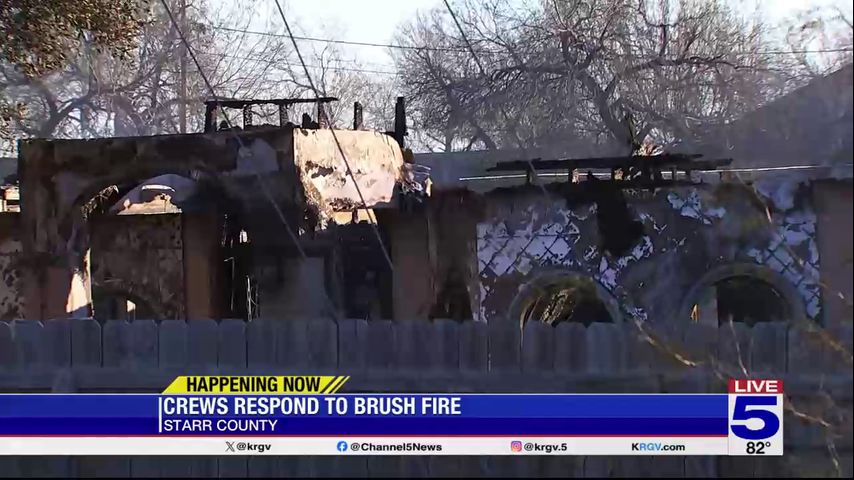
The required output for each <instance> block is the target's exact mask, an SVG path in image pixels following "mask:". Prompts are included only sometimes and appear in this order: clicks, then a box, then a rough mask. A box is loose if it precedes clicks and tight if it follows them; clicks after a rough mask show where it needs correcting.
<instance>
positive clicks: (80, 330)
mask: <svg viewBox="0 0 854 480" xmlns="http://www.w3.org/2000/svg"><path fill="white" fill-rule="evenodd" d="M52 321H55V320H52ZM101 352H102V346H101V324H99V323H98V322H97V321H95V320H94V319H91V318H85V319H79V320H73V321H71V364H72V365H74V366H75V367H77V366H99V365H101Z"/></svg>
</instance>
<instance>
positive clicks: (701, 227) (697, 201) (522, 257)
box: [476, 182, 821, 321]
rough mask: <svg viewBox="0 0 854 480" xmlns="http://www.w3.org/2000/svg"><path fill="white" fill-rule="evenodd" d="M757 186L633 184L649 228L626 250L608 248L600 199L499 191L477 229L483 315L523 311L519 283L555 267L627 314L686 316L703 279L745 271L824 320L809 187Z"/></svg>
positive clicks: (631, 195) (797, 308) (638, 214)
mask: <svg viewBox="0 0 854 480" xmlns="http://www.w3.org/2000/svg"><path fill="white" fill-rule="evenodd" d="M758 190H759V191H760V192H763V193H760V194H758V195H757V194H756V193H755V192H754V190H753V189H751V188H748V187H746V186H744V185H741V184H719V185H717V186H712V185H709V186H702V187H696V188H680V189H673V190H663V189H662V190H659V191H657V192H655V193H651V192H648V191H643V192H637V191H636V192H628V193H627V198H628V202H629V205H630V208H631V210H633V215H634V217H635V218H636V219H638V220H640V221H641V222H642V223H643V227H644V235H643V237H642V239H641V240H640V241H639V242H638V243H637V244H636V245H635V246H634V247H633V248H632V249H631V250H630V251H629V252H628V253H627V254H625V255H623V256H621V257H619V258H615V257H614V256H612V255H611V254H609V253H606V252H603V250H602V249H601V247H600V245H601V241H600V240H601V239H600V232H599V228H598V225H597V219H596V209H597V207H596V205H595V204H591V203H585V204H577V205H572V206H569V207H568V206H567V204H566V201H565V200H564V199H560V198H554V199H553V200H552V201H548V200H546V199H545V197H544V196H543V195H542V192H539V191H530V190H529V191H527V193H523V191H520V190H514V191H509V192H504V193H494V194H492V195H490V196H489V197H488V199H487V203H488V211H487V214H486V216H485V217H484V218H485V220H484V221H483V222H481V223H479V224H478V228H477V259H478V274H479V279H480V295H481V302H480V311H479V312H477V313H476V316H477V317H478V319H479V320H481V321H490V320H492V319H499V318H502V317H505V316H507V315H511V316H512V315H515V313H514V312H510V307H511V305H512V304H513V301H514V299H516V298H517V296H518V295H519V292H520V290H521V289H523V288H524V287H525V285H526V284H527V283H529V282H531V281H532V280H534V279H536V278H537V277H538V276H539V275H542V274H544V273H548V272H553V271H554V270H555V269H557V270H564V271H569V272H577V273H580V274H583V275H586V276H589V277H590V278H592V279H594V280H595V281H596V282H597V283H598V284H599V285H600V286H601V287H602V289H603V290H604V292H605V295H606V296H608V297H610V298H606V299H604V300H611V301H612V302H613V303H615V304H617V305H618V306H619V308H620V309H621V310H622V312H621V313H622V315H623V316H624V317H633V316H640V317H641V318H647V319H650V320H652V321H661V320H668V319H672V318H676V317H687V312H686V311H685V305H686V304H689V303H690V301H691V300H693V299H690V298H687V297H688V296H689V295H693V294H695V293H696V291H697V290H698V288H699V286H700V285H699V284H700V283H702V282H704V281H711V280H713V279H715V278H717V279H720V278H718V277H720V276H722V275H723V276H725V275H727V274H729V273H747V274H750V275H755V276H759V277H761V278H762V279H763V280H767V281H768V282H769V283H771V284H772V285H774V286H779V287H780V288H779V289H778V290H783V291H782V292H781V293H782V294H783V295H784V296H786V294H788V296H789V297H790V298H788V299H787V300H789V301H790V303H792V304H793V308H794V312H795V313H796V314H799V315H804V316H807V317H809V318H812V319H816V320H818V319H820V317H821V315H820V313H821V308H820V297H819V286H818V267H819V256H818V248H817V245H816V235H815V231H816V226H815V224H816V217H815V214H814V212H813V209H812V206H811V204H810V199H809V195H808V190H807V192H806V193H804V191H803V190H804V189H803V187H802V186H801V185H799V184H797V183H791V184H789V183H781V182H773V183H771V184H764V185H762V186H761V188H758ZM762 197H767V198H762ZM766 202H767V203H768V204H770V205H772V208H771V210H772V212H771V218H772V223H769V221H768V217H767V214H766V212H765V210H764V208H765V203H766ZM801 262H803V263H801ZM753 265H755V266H758V267H757V268H755V269H753V268H751V266H753ZM733 266H735V267H736V268H735V270H733ZM716 272H718V273H716ZM515 320H517V321H518V319H515Z"/></svg>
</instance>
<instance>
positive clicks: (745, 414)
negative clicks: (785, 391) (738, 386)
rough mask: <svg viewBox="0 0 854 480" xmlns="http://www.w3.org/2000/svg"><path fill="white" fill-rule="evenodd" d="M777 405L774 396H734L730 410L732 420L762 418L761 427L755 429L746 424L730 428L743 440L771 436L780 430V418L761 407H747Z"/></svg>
mask: <svg viewBox="0 0 854 480" xmlns="http://www.w3.org/2000/svg"><path fill="white" fill-rule="evenodd" d="M773 405H777V398H776V397H756V396H752V395H751V396H747V397H736V398H735V409H734V410H733V412H732V420H733V421H739V422H744V421H747V420H751V419H754V418H758V419H759V420H762V427H761V428H759V429H756V430H753V429H750V428H747V426H746V425H732V426H730V430H732V433H734V434H735V435H736V436H737V437H739V438H743V439H745V440H762V439H765V438H770V437H773V436H774V434H776V433H777V431H778V430H780V419H779V418H777V415H776V414H775V413H774V412H771V411H768V410H766V409H763V408H754V409H749V408H748V407H753V406H757V407H762V406H773Z"/></svg>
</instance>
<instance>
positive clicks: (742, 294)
mask: <svg viewBox="0 0 854 480" xmlns="http://www.w3.org/2000/svg"><path fill="white" fill-rule="evenodd" d="M710 316H711V317H713V318H708V317H710ZM788 318H789V306H788V304H787V302H786V300H785V299H784V298H783V296H782V295H781V294H780V293H779V292H778V291H777V290H775V289H774V287H773V286H772V285H771V284H769V283H768V282H765V281H763V280H760V279H758V278H755V277H750V276H747V275H742V276H735V277H729V278H724V279H721V280H719V281H717V282H715V283H713V284H712V285H709V286H707V287H706V288H705V289H704V290H703V292H702V293H701V294H700V298H699V299H698V301H697V303H695V304H694V307H693V309H692V313H691V319H692V320H693V321H695V322H700V321H701V320H705V322H704V323H712V322H715V321H716V322H717V324H718V325H722V324H726V323H729V322H730V320H731V321H733V322H741V323H745V324H747V325H751V326H752V325H754V324H756V323H759V322H779V321H785V320H786V319H788Z"/></svg>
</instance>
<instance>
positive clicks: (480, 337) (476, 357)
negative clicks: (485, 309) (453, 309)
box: [458, 321, 489, 372]
mask: <svg viewBox="0 0 854 480" xmlns="http://www.w3.org/2000/svg"><path fill="white" fill-rule="evenodd" d="M458 334H459V358H460V370H461V371H464V372H483V371H486V370H488V369H489V339H488V334H487V326H486V323H484V322H474V321H469V322H464V323H462V324H461V325H460V326H459V329H458Z"/></svg>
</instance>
